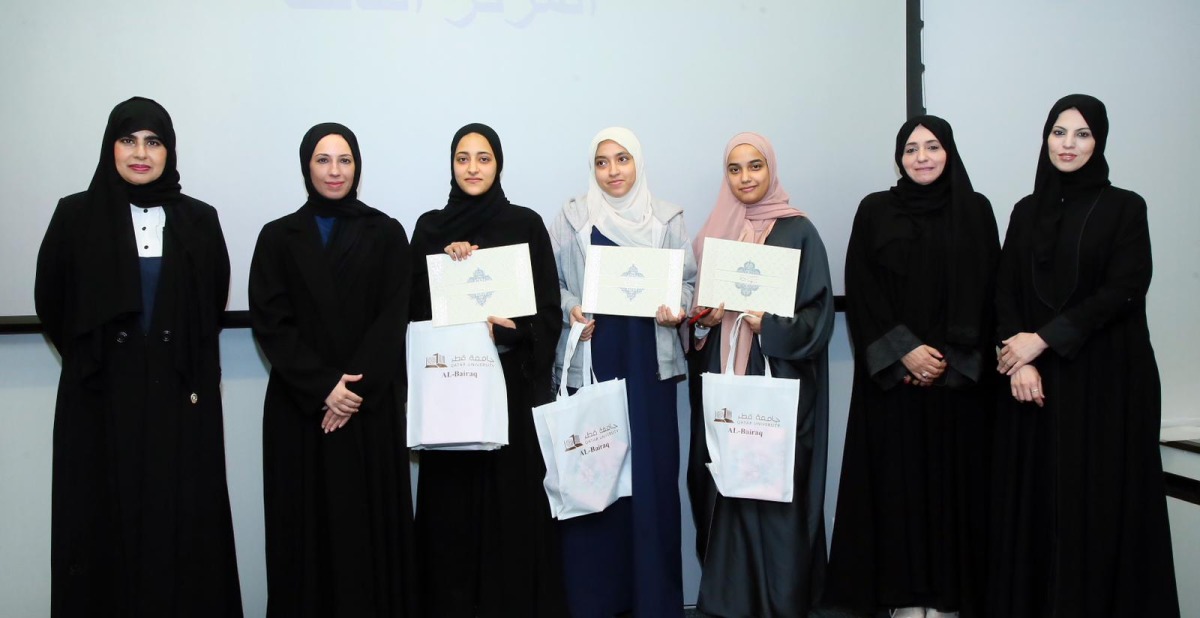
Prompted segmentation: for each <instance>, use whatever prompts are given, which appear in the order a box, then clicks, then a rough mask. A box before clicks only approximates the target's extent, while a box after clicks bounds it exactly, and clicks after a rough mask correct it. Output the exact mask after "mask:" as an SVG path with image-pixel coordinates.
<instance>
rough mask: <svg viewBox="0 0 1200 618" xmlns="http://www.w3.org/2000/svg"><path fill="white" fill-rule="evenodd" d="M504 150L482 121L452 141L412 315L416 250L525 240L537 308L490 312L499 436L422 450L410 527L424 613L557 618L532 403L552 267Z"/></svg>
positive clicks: (545, 347) (423, 307)
mask: <svg viewBox="0 0 1200 618" xmlns="http://www.w3.org/2000/svg"><path fill="white" fill-rule="evenodd" d="M503 170H504V150H503V148H502V147H501V144H500V137H499V136H498V135H496V132H495V131H493V130H492V129H491V127H488V126H487V125H483V124H477V123H475V124H469V125H466V126H464V127H463V128H461V129H459V130H458V132H457V133H455V134H454V138H453V139H452V140H451V141H450V172H451V176H450V197H449V199H448V201H447V203H446V206H445V207H444V208H441V209H440V210H431V211H429V212H427V213H425V214H424V215H422V216H421V218H420V219H418V220H417V225H416V227H415V228H414V229H413V250H412V260H413V272H414V273H415V275H414V285H413V294H412V303H413V304H412V307H413V309H412V315H413V320H428V319H430V316H431V311H430V298H429V276H428V272H427V269H426V262H425V256H427V255H432V254H436V253H446V254H448V255H450V256H451V257H452V258H454V259H462V258H464V257H466V256H469V255H470V254H471V252H472V251H474V250H476V249H480V248H483V249H487V248H490V247H500V246H504V245H513V244H519V243H528V244H529V257H530V263H531V264H532V266H533V289H534V296H535V299H536V302H537V313H535V314H534V315H530V316H525V317H519V318H513V319H511V320H509V319H506V318H498V317H493V318H490V319H489V326H490V328H491V329H492V334H493V338H494V339H495V341H496V347H497V348H498V349H499V351H500V364H501V366H502V367H503V369H504V380H505V384H506V385H507V388H508V438H509V444H508V445H507V446H505V447H503V448H501V449H499V450H496V451H489V452H465V451H460V452H438V451H423V452H422V453H421V463H420V482H419V483H418V485H417V531H418V534H419V538H420V545H419V547H418V556H419V565H420V569H421V573H422V576H423V579H422V589H423V590H424V591H425V612H424V615H426V616H430V617H431V618H432V617H436V618H456V617H459V616H463V617H474V616H483V617H489V616H495V617H507V616H523V617H525V616H527V617H531V618H536V617H546V618H558V617H561V616H567V615H568V613H567V609H566V602H565V599H564V596H563V592H562V579H561V575H560V569H561V562H560V560H561V558H560V554H559V545H558V537H557V534H556V528H555V526H554V521H553V520H552V519H551V517H550V506H549V504H548V503H547V500H546V492H545V490H544V489H543V487H542V480H543V479H544V478H545V476H546V468H545V465H544V464H543V462H542V455H541V451H540V450H539V448H538V442H537V434H536V433H535V431H534V428H533V415H532V413H531V409H532V408H533V407H534V406H537V405H541V404H543V403H546V402H547V401H548V400H549V399H550V380H551V376H550V372H551V370H552V368H553V364H554V349H555V345H556V344H557V342H558V333H559V321H560V312H559V308H558V274H557V271H556V270H555V266H554V254H553V252H552V251H551V248H550V238H549V236H548V235H547V234H546V228H545V225H544V224H543V223H542V218H541V217H540V216H538V214H537V213H535V212H534V211H532V210H530V209H528V208H524V207H521V206H517V205H515V204H511V203H509V201H508V198H507V197H505V195H504V189H503V188H502V187H501V185H500V173H501V172H502V171H503Z"/></svg>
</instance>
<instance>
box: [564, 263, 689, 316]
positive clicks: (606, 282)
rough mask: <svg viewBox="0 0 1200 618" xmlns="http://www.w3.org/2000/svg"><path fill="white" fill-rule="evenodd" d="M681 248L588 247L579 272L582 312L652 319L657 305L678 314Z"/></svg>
mask: <svg viewBox="0 0 1200 618" xmlns="http://www.w3.org/2000/svg"><path fill="white" fill-rule="evenodd" d="M683 258H684V253H683V249H650V248H646V247H600V246H596V245H591V246H589V247H588V251H587V262H586V266H585V268H584V270H583V310H584V312H586V313H599V314H606V315H629V316H636V317H650V318H652V317H654V316H655V314H656V313H658V308H659V306H661V305H666V306H667V307H670V308H671V313H672V314H675V313H678V312H679V307H680V305H679V303H680V302H681V301H682V300H683Z"/></svg>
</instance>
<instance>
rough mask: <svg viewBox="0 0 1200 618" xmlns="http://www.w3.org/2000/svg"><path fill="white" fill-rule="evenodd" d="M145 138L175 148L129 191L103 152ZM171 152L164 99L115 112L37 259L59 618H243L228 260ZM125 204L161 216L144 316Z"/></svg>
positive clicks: (54, 603) (216, 229) (132, 103)
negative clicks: (228, 466) (227, 324)
mask: <svg viewBox="0 0 1200 618" xmlns="http://www.w3.org/2000/svg"><path fill="white" fill-rule="evenodd" d="M139 130H152V131H154V133H155V134H156V135H157V136H158V138H159V139H160V140H161V141H162V143H163V145H164V146H165V147H166V148H168V151H169V154H168V157H167V159H166V165H165V168H164V171H163V172H162V175H161V176H160V177H159V178H158V179H157V180H155V181H153V182H150V183H147V184H143V185H137V186H135V185H130V184H128V183H126V182H125V181H123V180H122V179H121V178H120V177H119V175H118V172H117V168H116V164H115V162H114V155H113V146H114V143H115V142H116V140H117V139H118V138H119V137H122V136H125V135H128V134H130V133H133V132H135V131H139ZM174 148H175V134H174V131H173V129H172V128H171V121H170V118H169V116H168V115H167V112H166V110H164V109H162V107H161V106H159V105H158V104H157V103H155V102H153V101H150V100H148V99H141V98H133V99H130V100H129V101H126V102H124V103H121V104H120V105H118V106H117V107H116V108H115V109H114V110H113V112H112V115H111V116H110V117H109V126H108V129H107V130H106V131H105V137H104V142H103V144H102V146H101V156H100V163H99V164H98V165H97V168H96V172H95V175H94V176H93V179H92V184H91V186H90V188H89V189H88V191H87V192H85V193H78V194H75V195H72V196H69V197H66V198H63V199H62V200H61V201H60V202H59V204H58V207H57V209H56V210H55V212H54V217H53V218H52V219H51V221H50V227H49V229H48V230H47V231H46V237H45V240H43V242H42V246H41V250H40V252H39V253H38V262H37V278H36V284H35V293H34V295H35V301H36V304H37V313H38V317H39V318H40V319H41V320H42V324H43V326H44V328H45V331H46V334H47V335H48V336H49V338H50V340H51V341H52V342H53V343H54V346H55V347H56V348H57V349H58V352H59V354H60V355H61V357H62V374H61V376H60V378H59V386H58V400H57V404H56V406H55V416H54V471H53V488H52V498H53V504H52V519H51V554H50V569H51V615H52V616H55V617H59V616H61V617H65V618H75V617H77V616H133V617H145V618H151V617H153V618H158V617H161V616H194V617H196V618H208V617H235V616H236V617H240V616H241V615H242V606H241V593H240V591H239V584H238V574H237V560H236V558H235V555H234V541H233V525H232V518H231V515H230V509H229V495H228V491H227V490H226V485H225V445H224V431H223V420H222V409H221V390H220V380H221V370H220V354H219V349H218V346H219V342H218V335H219V330H220V326H219V324H218V319H219V317H220V315H221V312H222V311H223V310H224V308H225V300H226V296H227V294H228V290H229V255H228V253H227V251H226V247H225V239H224V236H223V235H222V234H221V226H220V223H219V221H218V219H217V213H216V211H215V210H214V209H213V208H212V207H211V206H209V205H208V204H205V203H203V202H200V201H198V200H195V199H192V198H190V197H187V196H186V195H182V194H181V193H180V192H179V190H180V187H179V174H178V172H176V170H175V154H174ZM131 201H132V202H135V203H139V204H141V203H144V204H145V205H146V207H147V208H151V207H155V206H160V205H161V207H162V208H163V209H164V212H165V218H166V226H165V228H164V229H163V246H162V249H163V254H162V262H161V264H162V269H161V272H160V275H159V277H158V282H157V283H158V285H157V292H156V294H155V298H154V299H152V301H151V302H152V305H151V307H152V311H151V316H150V319H149V320H147V321H145V322H143V315H142V314H143V312H144V311H145V310H146V309H147V307H145V306H144V305H143V298H142V292H141V288H142V286H143V285H144V283H143V282H142V281H141V274H140V268H139V263H138V251H137V247H136V245H135V243H134V240H133V239H134V232H133V222H132V219H131V216H130V202H131Z"/></svg>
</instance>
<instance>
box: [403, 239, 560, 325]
mask: <svg viewBox="0 0 1200 618" xmlns="http://www.w3.org/2000/svg"><path fill="white" fill-rule="evenodd" d="M425 263H426V264H427V265H428V267H429V302H430V307H431V308H432V310H433V325H434V326H450V325H453V324H468V323H470V322H484V321H487V319H488V316H493V315H494V316H496V317H498V318H515V317H520V316H523V315H533V314H534V313H537V300H536V299H535V297H534V294H533V269H532V268H531V267H530V262H529V245H528V244H527V243H521V244H519V245H508V246H504V247H493V248H491V249H476V250H475V251H473V252H472V253H471V256H470V257H468V258H467V259H465V260H460V261H457V262H456V261H454V260H451V259H450V256H448V255H446V254H445V253H435V254H433V255H427V256H425Z"/></svg>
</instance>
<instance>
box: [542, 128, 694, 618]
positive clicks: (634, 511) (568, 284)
mask: <svg viewBox="0 0 1200 618" xmlns="http://www.w3.org/2000/svg"><path fill="white" fill-rule="evenodd" d="M588 153H589V156H590V158H591V169H592V175H591V176H590V178H589V182H588V192H587V194H586V195H583V196H580V197H577V198H574V199H571V200H569V201H568V202H567V203H566V204H565V205H564V206H563V210H562V213H561V214H560V215H559V216H558V218H557V219H556V220H555V222H554V224H553V225H551V226H550V239H551V242H552V244H553V246H554V256H555V259H556V261H557V262H558V276H559V287H560V288H561V292H562V309H563V337H562V340H561V341H560V342H559V350H558V361H557V365H556V371H557V373H558V374H559V375H558V379H559V380H566V381H567V385H568V386H570V387H574V388H578V387H579V386H582V384H583V376H582V374H581V373H580V372H579V371H578V369H577V367H578V363H576V362H572V370H571V372H570V374H569V375H565V376H564V375H561V373H562V365H563V358H562V357H563V354H564V352H563V351H564V349H565V343H566V334H567V332H568V331H569V330H570V327H571V325H572V324H573V323H575V322H583V323H585V324H587V326H586V327H585V329H584V335H583V337H584V339H585V340H591V341H592V346H591V348H592V358H593V366H594V369H595V372H596V376H597V378H598V379H600V380H610V379H613V378H624V379H625V381H626V382H625V384H626V389H627V391H628V398H629V422H630V438H631V440H632V452H633V453H634V454H635V455H634V457H633V496H632V497H630V498H622V499H620V500H618V501H617V502H616V503H614V504H613V505H611V506H609V507H608V508H607V509H606V510H605V511H604V512H602V513H596V514H593V515H587V516H584V517H578V518H575V519H570V520H567V521H564V522H562V523H561V526H562V544H563V557H564V560H563V567H564V571H563V575H564V579H565V580H566V588H567V598H568V599H569V601H570V604H571V614H572V616H574V618H587V617H590V616H596V617H600V616H605V617H607V616H613V615H616V614H619V613H624V612H631V613H632V615H633V616H635V617H643V616H644V617H647V618H649V617H653V618H660V617H669V616H682V615H683V578H682V565H681V562H680V517H679V504H680V503H679V432H678V424H677V420H676V409H677V408H676V383H677V382H678V381H680V380H681V379H683V376H684V374H685V371H686V368H685V366H684V357H683V346H682V342H681V340H680V337H679V331H678V326H679V324H680V323H681V322H682V320H683V317H684V309H683V308H684V307H690V306H691V303H692V290H693V288H694V285H695V277H696V263H695V259H694V258H693V254H692V246H691V242H690V241H689V239H688V235H687V230H686V229H685V228H684V224H683V209H682V208H680V207H679V206H676V205H674V204H670V203H667V202H664V201H661V200H658V199H655V198H654V197H653V196H652V195H651V193H650V189H649V187H648V186H647V181H646V174H645V161H644V159H643V157H642V147H641V143H640V142H638V139H637V137H635V136H634V135H633V133H632V132H631V131H629V130H628V129H623V128H619V127H613V128H609V129H605V130H603V131H601V132H600V133H598V134H597V135H596V137H594V138H593V139H592V143H591V147H590V148H589V150H588ZM593 244H594V245H598V246H601V245H603V246H622V247H653V248H660V249H682V250H683V251H684V255H685V261H684V272H683V279H684V280H683V298H682V299H681V303H680V306H678V307H667V306H665V305H664V306H661V307H659V309H658V315H657V316H656V317H655V318H638V317H626V316H616V315H605V316H601V317H600V318H597V319H593V318H591V317H589V316H585V315H584V313H583V310H582V302H581V297H582V295H583V272H584V266H585V259H586V256H587V249H588V246H590V245H593ZM580 556H585V558H584V559H580V558H579V557H580ZM635 582H636V585H635Z"/></svg>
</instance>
